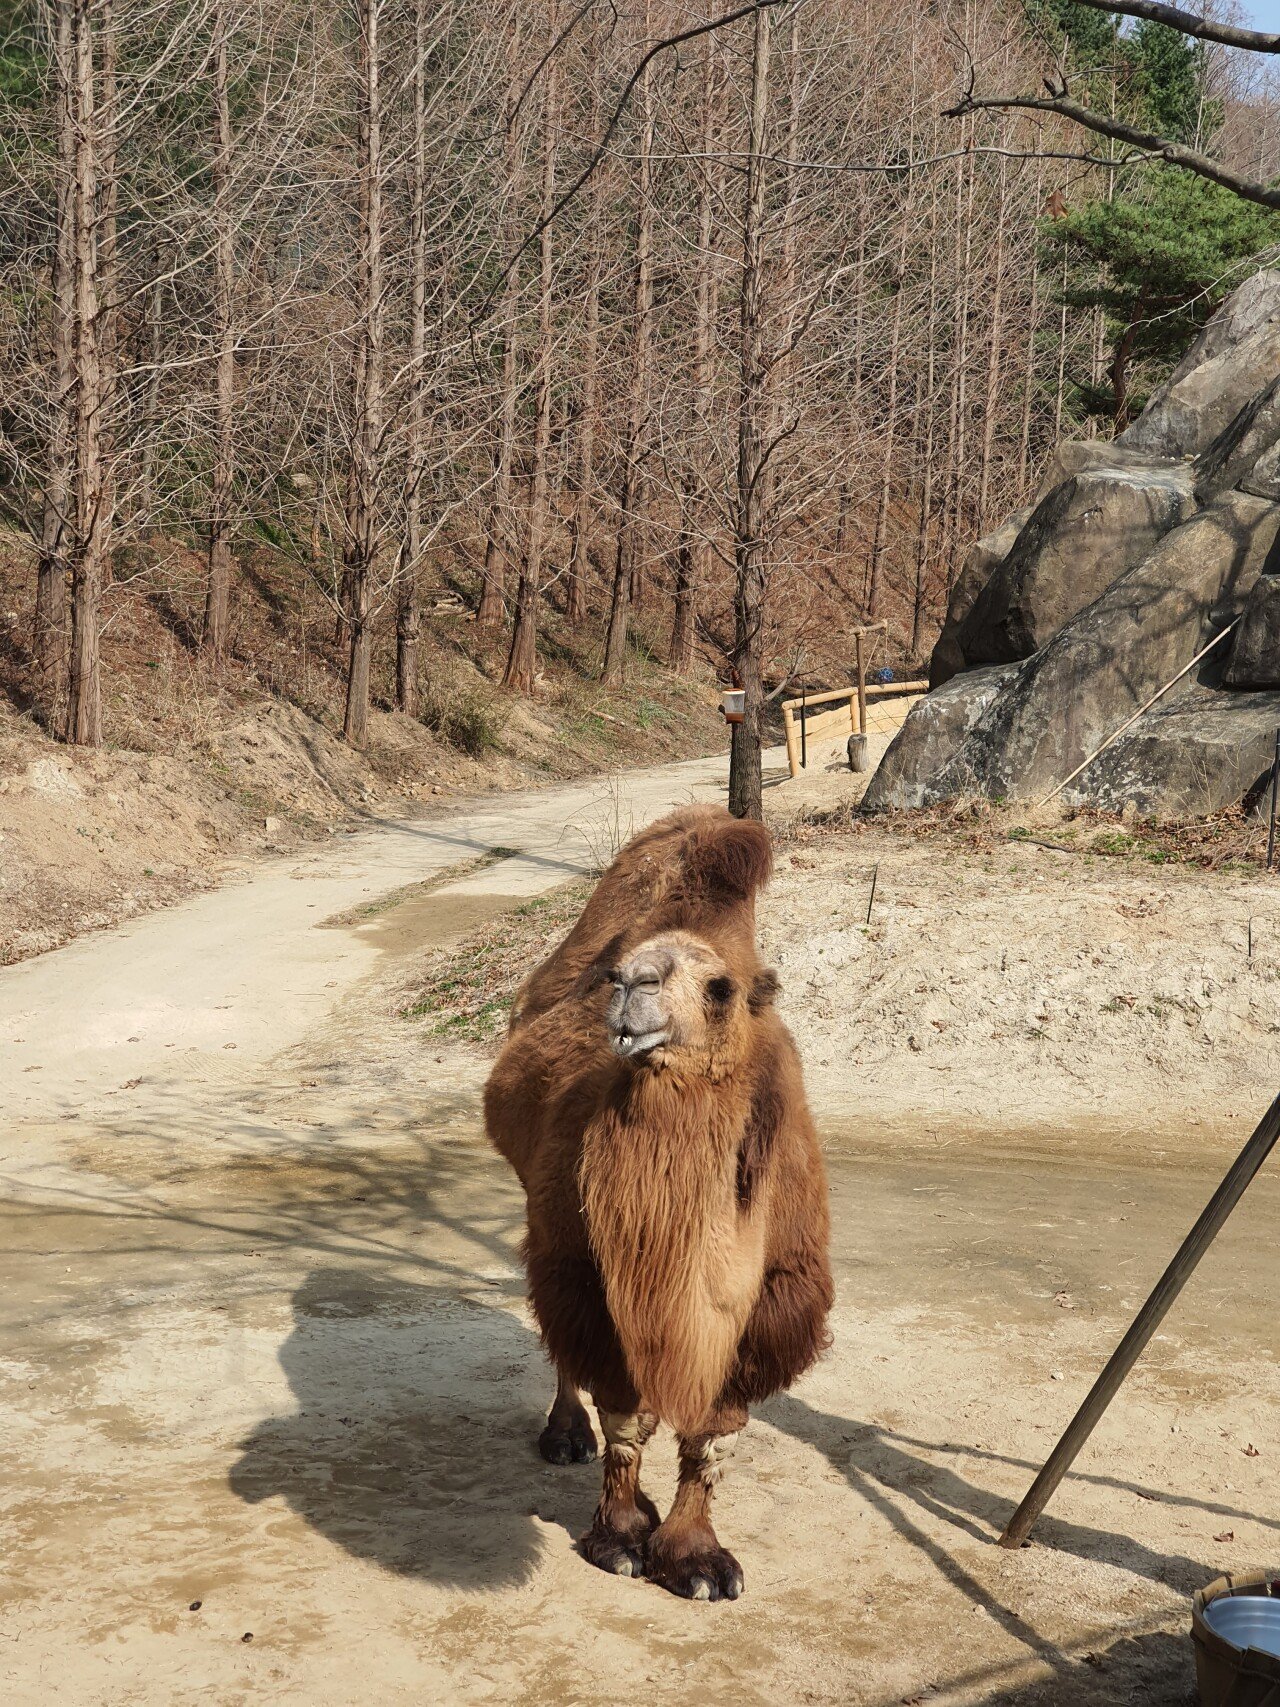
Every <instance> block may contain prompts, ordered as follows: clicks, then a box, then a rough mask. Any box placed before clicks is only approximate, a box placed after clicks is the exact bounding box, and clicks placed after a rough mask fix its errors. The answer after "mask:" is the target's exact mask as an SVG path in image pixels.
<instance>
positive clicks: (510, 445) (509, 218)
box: [476, 31, 520, 628]
mask: <svg viewBox="0 0 1280 1707" xmlns="http://www.w3.org/2000/svg"><path fill="white" fill-rule="evenodd" d="M517 40H518V38H517V36H516V34H515V32H514V31H513V32H512V38H511V77H510V82H509V83H508V86H507V118H506V131H505V136H506V208H505V218H504V226H505V241H504V243H503V252H504V256H505V257H506V258H507V259H509V260H510V259H512V257H513V256H514V251H515V246H516V242H517V209H516V205H515V201H516V171H517V166H518V163H519V136H518V133H517V130H516V110H515V109H516V101H517V100H518V99H519V94H520V71H519V56H518V54H517V52H516V47H517ZM519 301H520V269H519V266H518V265H516V264H514V262H513V264H512V266H511V271H510V272H509V273H508V274H507V280H506V283H505V285H504V286H503V289H502V307H501V310H500V314H499V321H500V324H501V327H502V403H501V408H500V412H499V416H498V437H497V442H496V443H495V445H494V480H493V502H492V504H491V505H490V508H489V532H488V537H487V539H486V541H485V548H484V576H483V580H482V584H481V588H480V607H479V609H478V610H477V612H476V621H477V623H478V624H479V625H480V627H481V628H496V627H497V626H498V624H499V623H500V622H501V621H502V618H503V615H504V614H505V611H506V598H505V582H506V567H507V564H508V563H509V562H510V561H511V554H512V546H513V537H514V532H515V529H514V526H513V523H512V516H511V465H512V461H513V458H514V455H515V442H516V407H517V404H518V402H519V380H518V375H517V372H516V310H517V307H518V306H519Z"/></svg>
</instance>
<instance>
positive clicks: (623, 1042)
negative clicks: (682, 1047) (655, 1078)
mask: <svg viewBox="0 0 1280 1707" xmlns="http://www.w3.org/2000/svg"><path fill="white" fill-rule="evenodd" d="M666 1041H667V1034H666V1032H665V1031H641V1032H632V1031H615V1032H614V1034H613V1047H614V1050H615V1051H616V1053H617V1054H619V1055H621V1057H622V1059H623V1060H624V1061H636V1060H638V1059H639V1058H640V1057H641V1056H642V1055H651V1054H652V1053H653V1051H654V1050H655V1049H661V1047H662V1045H663V1044H664V1043H665V1042H666Z"/></svg>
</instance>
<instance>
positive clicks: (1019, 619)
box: [956, 464, 1195, 665]
mask: <svg viewBox="0 0 1280 1707" xmlns="http://www.w3.org/2000/svg"><path fill="white" fill-rule="evenodd" d="M1194 508H1195V503H1194V499H1193V496H1192V490H1191V478H1190V474H1189V471H1188V470H1187V469H1186V468H1184V467H1180V466H1177V465H1174V464H1169V465H1167V466H1155V465H1151V466H1143V467H1137V468H1132V467H1131V468H1122V467H1116V466H1110V467H1100V468H1094V469H1089V470H1082V471H1081V472H1080V473H1079V474H1075V475H1072V476H1070V477H1069V478H1068V479H1066V480H1064V481H1063V482H1062V484H1061V485H1060V486H1058V487H1057V489H1056V490H1055V491H1053V492H1051V493H1050V494H1049V496H1048V497H1047V498H1045V499H1044V500H1043V501H1042V502H1041V503H1039V504H1038V505H1037V506H1036V508H1035V510H1034V511H1033V512H1032V515H1031V519H1030V520H1029V521H1028V522H1027V525H1026V526H1025V527H1024V528H1023V529H1022V532H1021V533H1020V534H1019V535H1018V537H1017V540H1016V541H1015V543H1014V545H1013V549H1012V550H1011V551H1010V552H1009V555H1008V556H1007V557H1006V558H1005V559H1004V561H1003V562H1002V563H1001V564H999V566H998V567H997V568H996V569H995V571H994V572H993V573H992V575H991V577H990V579H989V580H988V582H987V584H986V586H985V587H983V589H982V591H981V592H980V593H979V594H978V596H977V597H976V599H975V600H974V602H973V608H972V609H971V610H970V612H969V614H968V616H967V617H966V618H965V619H964V621H963V623H962V624H961V625H960V627H959V631H958V634H957V637H956V638H957V641H958V644H959V648H960V651H961V653H962V654H963V656H964V659H965V661H966V663H968V664H970V665H974V664H1004V663H1011V662H1013V661H1015V660H1016V659H1019V658H1029V657H1030V656H1031V655H1032V653H1034V652H1038V651H1039V650H1040V648H1041V647H1042V646H1044V645H1045V644H1047V642H1048V641H1049V640H1051V639H1052V637H1053V636H1054V635H1055V634H1056V633H1057V632H1058V630H1059V629H1060V628H1061V627H1062V626H1063V624H1064V623H1066V622H1069V621H1070V620H1071V618H1072V617H1074V616H1075V615H1076V614H1077V613H1078V612H1079V611H1081V610H1083V609H1084V608H1085V606H1086V605H1089V604H1091V603H1092V602H1093V600H1094V599H1096V598H1097V597H1098V595H1099V594H1100V593H1103V592H1105V590H1106V589H1107V588H1108V587H1109V586H1110V585H1111V583H1112V582H1113V581H1114V580H1115V579H1116V577H1117V576H1118V575H1120V574H1123V572H1124V571H1125V570H1126V569H1129V568H1131V567H1132V566H1133V565H1134V564H1135V563H1137V562H1139V561H1140V560H1141V559H1142V558H1143V557H1145V556H1146V554H1147V553H1148V552H1149V551H1150V550H1151V548H1152V546H1153V545H1155V543H1156V541H1157V540H1159V539H1160V538H1161V537H1162V535H1164V534H1165V533H1167V532H1168V531H1169V529H1170V528H1172V527H1176V526H1177V525H1178V523H1179V522H1181V521H1184V520H1185V519H1186V518H1187V517H1188V516H1189V515H1190V514H1191V513H1192V511H1193V510H1194Z"/></svg>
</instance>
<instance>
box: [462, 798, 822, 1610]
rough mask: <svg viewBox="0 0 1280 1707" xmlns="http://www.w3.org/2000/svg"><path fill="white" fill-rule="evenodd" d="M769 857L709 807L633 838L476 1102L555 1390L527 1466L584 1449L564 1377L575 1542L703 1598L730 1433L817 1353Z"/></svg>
mask: <svg viewBox="0 0 1280 1707" xmlns="http://www.w3.org/2000/svg"><path fill="white" fill-rule="evenodd" d="M769 868H770V850H769V840H768V835H767V832H766V831H765V830H764V828H763V826H761V825H759V824H755V823H750V822H740V821H738V820H736V819H733V818H731V817H729V815H728V814H727V813H725V812H723V811H721V810H719V809H718V808H711V807H690V808H686V809H685V810H683V811H681V812H676V813H673V814H671V816H669V817H668V818H665V819H663V820H661V821H660V822H659V823H657V824H655V825H654V826H653V827H652V828H651V829H649V830H647V831H645V832H644V833H643V834H642V835H640V836H638V837H636V838H635V840H634V841H632V842H631V843H630V844H629V845H628V846H627V847H626V848H624V849H623V850H622V852H621V853H620V854H619V856H618V858H617V859H616V860H615V862H614V864H613V865H612V866H611V867H610V868H609V870H608V871H607V872H606V873H605V874H604V876H603V877H602V878H601V880H600V883H599V885H598V886H597V888H596V890H595V892H594V894H593V895H592V897H591V899H590V901H589V902H588V903H587V906H586V908H585V909H584V911H583V914H582V916H581V918H580V919H579V921H578V923H577V924H576V925H575V926H574V928H573V930H572V931H571V932H570V934H569V936H568V937H567V938H566V939H565V941H564V942H563V943H562V944H561V945H560V946H559V948H557V949H556V951H555V952H554V953H553V954H552V955H551V956H550V958H549V959H548V960H547V961H546V962H545V963H544V964H543V965H542V966H540V967H539V968H538V969H537V970H536V971H535V972H534V973H533V974H532V976H531V977H530V978H529V979H528V981H527V982H526V984H525V986H524V988H523V989H522V991H521V993H520V996H519V998H518V1001H517V1011H516V1015H515V1017H514V1018H513V1021H512V1030H511V1035H510V1036H509V1038H508V1040H507V1043H506V1046H505V1047H504V1049H503V1052H502V1054H501V1056H500V1058H499V1060H498V1063H497V1065H496V1066H495V1068H494V1070H493V1073H492V1075H491V1077H490V1080H489V1084H488V1086H487V1087H486V1091H485V1113H486V1119H487V1122H488V1128H489V1133H490V1136H491V1138H492V1139H493V1142H494V1143H495V1145H496V1146H497V1148H498V1149H499V1150H500V1151H501V1152H502V1154H503V1155H504V1156H506V1157H507V1159H508V1160H509V1161H510V1162H511V1163H512V1165H513V1166H514V1167H515V1169H516V1171H517V1173H518V1174H519V1176H520V1178H521V1180H522V1182H523V1184H524V1186H525V1190H526V1194H527V1199H528V1234H527V1238H526V1242H525V1260H526V1266H527V1270H528V1276H529V1291H530V1298H531V1300H532V1303H533V1307H534V1311H535V1313H536V1315H537V1318H538V1322H539V1325H540V1327H541V1330H542V1335H543V1339H544V1341H545V1343H546V1346H547V1349H548V1350H549V1352H550V1353H551V1355H552V1357H553V1358H554V1360H555V1362H556V1365H557V1367H558V1369H559V1371H560V1377H561V1385H560V1390H559V1391H558V1393H557V1398H556V1404H555V1406H554V1407H553V1410H552V1415H551V1418H550V1419H549V1422H548V1428H547V1431H546V1433H544V1436H543V1441H542V1445H543V1450H544V1453H546V1455H547V1456H549V1457H552V1458H554V1459H556V1460H557V1461H561V1462H564V1461H567V1460H568V1458H569V1457H582V1456H585V1455H586V1454H585V1453H584V1452H583V1451H581V1450H579V1449H578V1448H579V1447H580V1446H581V1441H582V1430H583V1426H584V1425H586V1427H587V1429H588V1432H589V1424H586V1418H585V1413H583V1414H581V1415H579V1414H578V1412H579V1411H580V1410H581V1407H580V1404H578V1409H577V1411H575V1409H574V1406H575V1404H577V1403H578V1402H577V1401H576V1396H575V1395H574V1394H573V1393H572V1391H571V1389H570V1386H569V1384H570V1383H573V1384H576V1385H577V1386H581V1387H585V1388H587V1389H589V1391H590V1392H591V1394H592V1396H593V1398H594V1399H595V1402H596V1405H597V1407H598V1409H599V1411H600V1414H601V1423H602V1426H603V1427H604V1431H605V1438H606V1452H605V1491H604V1497H603V1498H602V1500H601V1504H600V1508H599V1510H598V1511H597V1514H596V1520H595V1523H594V1524H593V1526H592V1529H591V1531H590V1532H589V1533H588V1535H587V1536H585V1537H584V1538H583V1551H584V1552H585V1553H586V1555H587V1557H588V1558H591V1559H592V1560H593V1561H594V1562H595V1563H597V1564H601V1565H603V1566H604V1567H605V1568H607V1569H611V1570H618V1571H624V1572H638V1571H639V1570H641V1569H644V1570H646V1571H647V1572H648V1574H649V1575H651V1576H654V1577H656V1578H657V1579H658V1580H659V1581H662V1582H664V1583H665V1584H666V1586H668V1587H671V1588H673V1589H675V1590H676V1591H677V1592H680V1593H684V1594H689V1595H694V1596H698V1597H702V1598H711V1599H715V1598H719V1596H720V1595H721V1594H724V1595H734V1594H736V1593H737V1592H739V1591H740V1589H741V1583H742V1575H741V1571H740V1569H739V1568H738V1566H737V1562H736V1561H735V1560H734V1559H733V1558H732V1556H731V1555H730V1554H728V1553H725V1552H724V1551H723V1549H721V1548H720V1547H719V1544H718V1543H717V1542H716V1539H715V1534H714V1531H713V1530H712V1528H711V1524H710V1517H709V1505H710V1494H711V1488H712V1487H713V1485H714V1482H715V1480H716V1479H717V1478H718V1476H719V1473H720V1467H721V1463H722V1460H723V1457H724V1456H725V1452H726V1451H727V1446H728V1441H729V1439H730V1437H732V1436H733V1435H734V1434H735V1433H736V1431H737V1430H738V1429H739V1428H741V1427H742V1426H743V1424H744V1423H745V1421H746V1407H747V1406H748V1405H749V1404H751V1403H752V1402H754V1401H757V1400H760V1399H763V1398H765V1397H767V1396H768V1395H769V1394H770V1393H773V1392H776V1391H777V1390H778V1389H779V1388H781V1387H785V1386H787V1385H788V1384H789V1383H790V1382H791V1381H793V1380H794V1379H795V1378H796V1377H797V1376H798V1375H799V1374H800V1373H801V1372H802V1371H803V1370H805V1369H806V1368H808V1366H809V1365H810V1364H811V1363H812V1362H813V1360H814V1358H815V1357H816V1356H817V1355H818V1353H819V1352H820V1351H821V1350H822V1348H823V1346H824V1344H825V1322H826V1316H827V1313H828V1311H829V1309H830V1304H831V1279H830V1273H829V1269H828V1265H827V1257H826V1245H827V1231H828V1227H827V1199H826V1181H825V1175H824V1171H823V1166H822V1160H821V1155H820V1152H819V1149H818V1144H817V1139H816V1136H815V1134H814V1130H813V1125H812V1121H811V1119H810V1117H809V1112H808V1108H807V1106H806V1103H805V1098H804V1087H803V1083H802V1079H801V1072H800V1063H799V1059H798V1056H797V1054H796V1050H795V1046H794V1044H793V1042H792V1040H791V1037H790V1035H789V1033H788V1032H787V1030H786V1028H785V1026H784V1025H783V1024H782V1022H781V1020H780V1019H779V1018H778V1016H777V1014H776V1012H775V1011H774V1009H773V1006H772V1002H773V996H774V992H775V990H776V979H775V978H774V976H773V974H772V973H771V972H767V971H765V970H764V969H763V968H762V967H761V965H760V962H759V959H758V956H757V953H756V947H755V931H754V923H755V921H754V897H755V893H756V891H757V889H758V888H759V887H760V885H761V884H762V883H763V882H764V881H765V880H766V879H767V877H768V874H769ZM657 1420H662V1421H665V1422H669V1423H670V1424H671V1425H672V1426H673V1427H674V1428H675V1429H676V1431H677V1433H678V1435H679V1436H680V1445H681V1475H680V1491H679V1492H678V1494H677V1498H676V1502H675V1505H674V1506H673V1508H672V1511H671V1514H670V1515H669V1517H668V1518H667V1521H666V1522H665V1523H664V1524H663V1525H662V1526H661V1527H660V1528H659V1529H658V1530H657V1531H656V1533H654V1534H653V1535H652V1536H650V1534H649V1532H650V1530H652V1529H653V1526H654V1523H655V1521H656V1514H655V1513H654V1512H653V1508H652V1506H651V1504H650V1503H649V1502H648V1501H647V1499H645V1497H644V1495H643V1494H642V1493H641V1492H640V1490H639V1480H638V1479H639V1463H640V1455H641V1452H642V1450H643V1446H644V1442H645V1440H646V1439H647V1438H648V1435H649V1433H651V1432H652V1428H653V1427H655V1426H656V1423H657ZM575 1430H576V1445H575V1440H574V1431H575ZM566 1443H567V1444H566Z"/></svg>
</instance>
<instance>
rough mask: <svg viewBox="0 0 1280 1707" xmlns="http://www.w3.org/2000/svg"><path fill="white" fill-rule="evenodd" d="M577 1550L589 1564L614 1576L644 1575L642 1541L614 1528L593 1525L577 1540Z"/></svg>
mask: <svg viewBox="0 0 1280 1707" xmlns="http://www.w3.org/2000/svg"><path fill="white" fill-rule="evenodd" d="M578 1551H579V1552H580V1553H581V1554H582V1557H583V1558H584V1559H585V1560H586V1561H587V1563H588V1564H589V1565H595V1566H597V1568H598V1569H600V1570H602V1571H610V1572H612V1574H613V1575H614V1576H615V1577H642V1576H643V1575H644V1541H643V1540H636V1539H635V1538H634V1537H629V1536H626V1535H620V1534H619V1533H618V1531H617V1530H616V1529H598V1528H596V1527H594V1526H593V1527H592V1528H590V1529H588V1531H587V1533H586V1534H585V1535H584V1536H583V1537H582V1539H581V1540H580V1541H579V1542H578Z"/></svg>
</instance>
